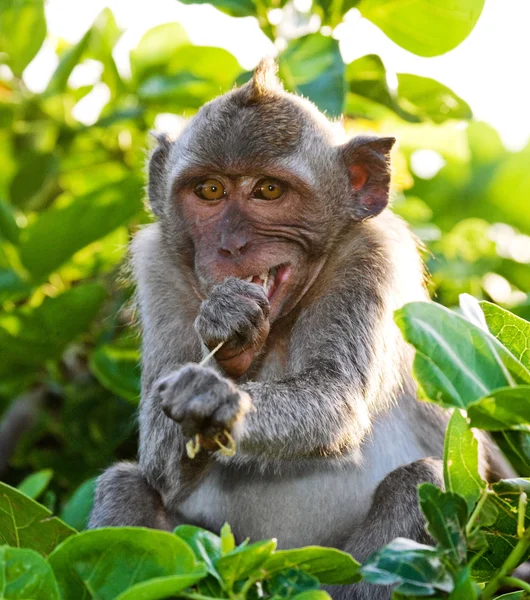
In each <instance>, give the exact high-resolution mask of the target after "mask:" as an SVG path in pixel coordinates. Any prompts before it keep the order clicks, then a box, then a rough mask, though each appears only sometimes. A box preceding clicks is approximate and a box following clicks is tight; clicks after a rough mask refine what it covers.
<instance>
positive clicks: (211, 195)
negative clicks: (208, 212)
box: [193, 179, 226, 201]
mask: <svg viewBox="0 0 530 600" xmlns="http://www.w3.org/2000/svg"><path fill="white" fill-rule="evenodd" d="M193 191H194V192H195V194H196V195H197V196H199V198H202V199H203V200H210V201H213V200H220V199H221V198H224V196H226V190H225V186H224V185H223V184H222V183H221V182H220V181H219V180H218V179H205V180H204V181H202V182H201V183H199V185H198V186H197V187H196V188H195V189H194V190H193Z"/></svg>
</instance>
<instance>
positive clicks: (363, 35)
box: [24, 0, 530, 150]
mask: <svg viewBox="0 0 530 600" xmlns="http://www.w3.org/2000/svg"><path fill="white" fill-rule="evenodd" d="M296 1H297V2H301V3H302V4H304V3H307V2H308V1H310V0H296ZM106 6H108V7H110V8H111V9H112V11H113V12H114V15H115V17H116V19H117V21H118V25H119V26H120V27H121V28H123V29H125V33H124V35H123V36H122V38H121V39H120V41H119V43H118V45H117V47H116V48H115V54H114V55H115V59H116V61H117V64H118V68H119V69H120V71H121V72H123V73H127V72H128V70H129V63H128V54H129V51H130V50H131V49H132V48H134V47H135V46H136V44H137V43H138V41H139V40H140V38H141V37H142V35H143V34H144V33H145V31H147V30H148V29H150V28H151V27H154V26H155V25H159V24H161V23H167V22H172V21H177V22H179V23H181V24H182V25H183V26H184V28H185V29H186V31H187V33H188V35H189V37H190V39H191V41H192V42H193V43H194V44H200V45H207V46H220V47H224V48H226V49H227V50H229V51H230V52H232V53H233V54H234V55H235V56H236V58H237V59H238V60H239V62H240V63H241V65H242V66H243V67H244V68H246V69H250V68H252V67H254V66H255V65H256V64H257V62H258V61H259V59H260V58H261V57H263V56H266V55H270V54H274V53H275V49H274V47H273V45H272V43H271V42H270V41H269V40H268V39H267V38H266V36H265V35H264V34H263V33H262V32H261V31H260V29H259V27H258V25H257V21H255V20H254V19H253V18H250V17H249V18H243V19H233V18H230V17H227V16H226V15H224V14H221V13H219V12H218V11H216V10H215V9H213V8H212V7H211V6H209V5H191V6H188V5H183V4H180V3H179V2H177V0H148V1H146V0H90V1H87V0H47V3H46V15H47V20H48V28H49V31H50V33H51V34H52V35H53V36H57V37H60V38H63V39H65V40H67V41H69V42H76V41H77V40H78V39H79V38H80V37H81V36H82V35H83V33H84V32H85V31H86V29H87V28H88V27H89V26H90V24H91V23H92V21H93V20H94V18H95V17H96V16H97V14H98V13H99V12H100V11H101V10H102V9H103V8H104V7H106ZM529 24H530V0H486V5H485V8H484V11H483V13H482V15H481V17H480V20H479V22H478V24H477V26H476V27H475V29H474V30H473V32H472V33H471V35H470V36H469V37H468V39H467V40H465V41H464V43H463V44H461V45H460V46H459V47H458V48H456V49H455V50H453V51H451V52H449V53H448V54H445V55H443V56H440V57H435V58H420V57H418V56H415V55H413V54H411V53H409V52H407V51H405V50H403V49H402V48H400V47H399V46H397V45H396V44H394V43H393V42H391V41H390V40H389V39H388V38H387V37H386V36H385V35H384V34H383V33H382V32H381V31H380V30H379V29H377V27H375V25H372V24H371V23H370V22H369V21H367V20H365V19H363V18H361V17H360V15H359V13H358V12H357V11H355V10H354V11H350V13H348V15H347V17H346V21H345V23H344V24H343V25H341V26H340V27H339V29H338V30H337V31H336V35H337V37H338V39H339V41H340V44H341V51H342V54H343V57H344V59H345V61H346V62H350V61H352V60H354V59H356V58H359V57H360V56H363V55H364V54H369V53H376V54H379V55H380V56H381V58H382V59H383V61H384V63H385V65H386V67H387V69H389V70H391V71H394V72H404V73H415V74H418V75H425V76H429V77H432V78H434V79H437V80H438V81H440V82H441V83H444V84H445V85H447V86H449V87H450V88H452V89H453V91H455V92H456V93H457V94H459V95H460V96H462V98H464V100H466V101H467V102H468V103H469V104H470V106H471V108H472V109H473V111H474V114H475V117H476V118H477V119H480V120H484V121H487V122H489V123H491V124H492V125H493V126H494V127H495V128H496V129H497V130H498V131H499V133H500V134H501V136H502V138H503V141H504V143H505V144H506V145H507V147H508V148H510V149H514V150H517V149H520V148H522V147H523V146H524V145H526V143H527V142H528V140H529V138H530V67H529V63H530V34H529V29H528V28H529ZM56 63H57V59H56V57H55V55H54V51H53V46H51V45H48V46H46V47H44V48H43V49H41V51H40V53H39V55H37V57H36V58H35V59H34V61H33V62H32V63H31V64H30V65H29V67H28V68H27V70H26V72H25V73H24V78H25V80H26V83H27V84H28V86H29V87H30V89H33V90H35V91H39V90H42V89H43V88H44V86H45V85H46V82H47V80H48V79H49V77H50V74H51V72H52V70H53V69H54V67H55V65H56ZM95 74H97V66H96V65H94V64H90V63H88V64H87V65H82V66H79V67H77V68H76V71H75V72H74V73H73V75H72V76H73V77H74V78H75V80H76V84H77V85H81V84H87V83H92V82H93V81H94V75H95ZM105 98H106V95H105V89H104V86H103V88H99V90H96V91H95V92H93V93H91V94H89V95H88V96H87V97H86V98H85V99H84V100H83V101H82V102H83V104H81V103H79V104H80V105H81V106H80V107H79V109H78V111H77V118H79V119H80V120H83V121H86V122H91V121H93V120H95V118H96V117H97V114H98V112H99V110H100V107H101V105H102V104H103V103H104V102H105Z"/></svg>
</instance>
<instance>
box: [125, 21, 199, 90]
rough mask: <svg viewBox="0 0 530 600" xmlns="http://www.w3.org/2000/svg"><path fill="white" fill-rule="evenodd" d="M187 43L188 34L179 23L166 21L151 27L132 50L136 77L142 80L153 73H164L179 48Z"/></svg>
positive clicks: (137, 79) (132, 68) (133, 70)
mask: <svg viewBox="0 0 530 600" xmlns="http://www.w3.org/2000/svg"><path fill="white" fill-rule="evenodd" d="M187 43H188V36H187V35H186V32H185V31H184V28H183V27H182V26H181V25H179V24H178V23H164V24H163V25H158V26H157V27H153V29H150V30H149V31H148V32H147V33H145V34H144V36H143V37H142V39H141V40H140V42H139V44H138V46H136V48H134V50H131V71H132V74H133V77H134V79H135V80H136V81H137V82H141V81H143V80H144V79H145V78H146V77H147V76H148V75H151V74H153V73H157V72H158V73H159V72H160V71H161V72H162V73H164V72H165V68H166V67H167V65H168V64H169V62H170V60H171V58H172V57H173V54H174V53H175V51H176V50H177V48H179V47H180V46H182V45H183V44H187Z"/></svg>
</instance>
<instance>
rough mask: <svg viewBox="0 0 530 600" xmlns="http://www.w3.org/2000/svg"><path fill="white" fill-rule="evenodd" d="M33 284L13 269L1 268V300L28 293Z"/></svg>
mask: <svg viewBox="0 0 530 600" xmlns="http://www.w3.org/2000/svg"><path fill="white" fill-rule="evenodd" d="M30 290H31V286H30V285H29V284H28V283H27V282H26V281H24V279H22V278H21V277H20V275H19V274H18V273H16V272H15V271H13V269H0V302H3V301H4V300H9V299H12V298H17V297H21V296H24V295H26V294H28V293H29V292H30Z"/></svg>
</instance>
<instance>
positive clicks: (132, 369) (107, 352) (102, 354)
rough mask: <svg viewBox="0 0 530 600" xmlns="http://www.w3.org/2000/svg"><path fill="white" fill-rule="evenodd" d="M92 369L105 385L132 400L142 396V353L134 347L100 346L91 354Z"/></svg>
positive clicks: (113, 391) (136, 400) (114, 392)
mask: <svg viewBox="0 0 530 600" xmlns="http://www.w3.org/2000/svg"><path fill="white" fill-rule="evenodd" d="M89 364H90V370H91V372H92V373H93V374H94V375H95V377H96V378H97V380H98V381H99V382H100V383H101V385H102V386H103V387H105V388H106V389H108V390H109V391H111V392H112V393H113V394H117V395H118V396H121V397H122V398H125V399H126V400H129V401H130V402H134V403H135V404H137V403H138V399H139V397H140V355H139V352H138V350H136V349H134V348H121V347H119V346H116V345H110V344H107V345H104V346H100V347H99V348H98V349H97V350H96V351H95V352H93V353H92V354H91V356H90V363H89Z"/></svg>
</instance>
